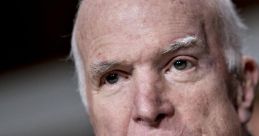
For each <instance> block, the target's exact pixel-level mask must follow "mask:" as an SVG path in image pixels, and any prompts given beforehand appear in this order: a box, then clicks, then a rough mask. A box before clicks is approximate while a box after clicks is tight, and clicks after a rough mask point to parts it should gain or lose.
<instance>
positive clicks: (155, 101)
mask: <svg viewBox="0 0 259 136" xmlns="http://www.w3.org/2000/svg"><path fill="white" fill-rule="evenodd" d="M138 72H139V73H136V75H137V76H136V79H135V86H136V90H135V91H136V95H135V99H134V109H133V112H134V113H133V114H134V115H133V117H134V120H135V121H136V122H143V123H145V124H148V125H152V124H153V125H154V124H157V123H159V122H160V120H161V119H162V118H164V117H165V116H167V115H169V114H171V113H172V112H171V111H172V109H171V107H170V105H169V104H168V103H167V104H166V103H165V101H164V100H163V98H162V96H163V95H162V93H163V86H162V83H161V82H162V80H159V74H158V73H156V71H154V70H152V69H149V68H143V69H142V70H139V71H138ZM161 117H162V118H161Z"/></svg>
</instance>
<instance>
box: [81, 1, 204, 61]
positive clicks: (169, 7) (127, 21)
mask: <svg viewBox="0 0 259 136" xmlns="http://www.w3.org/2000/svg"><path fill="white" fill-rule="evenodd" d="M197 3H198V4H197ZM203 10H208V8H207V6H205V4H204V2H200V1H199V0H164V1H163V2H161V1H157V0H149V1H146V0H126V1H117V0H105V1H104V0H96V1H92V0H89V1H84V2H83V3H82V6H81V8H80V10H79V14H78V20H77V24H76V25H77V40H78V43H79V48H80V50H81V53H82V54H86V56H84V57H85V58H89V56H93V55H94V54H98V51H99V53H100V52H105V51H106V52H107V50H108V49H111V48H113V49H112V50H114V49H115V47H118V48H117V49H124V50H127V48H131V49H134V46H138V48H139V46H140V44H143V43H145V44H146V45H148V46H150V47H151V46H152V45H159V46H160V45H166V44H168V43H169V42H170V41H173V40H174V39H177V38H181V37H183V36H186V35H201V34H202V28H201V24H202V23H203V14H204V12H203ZM115 45H116V46H115ZM151 48H152V47H151Z"/></svg>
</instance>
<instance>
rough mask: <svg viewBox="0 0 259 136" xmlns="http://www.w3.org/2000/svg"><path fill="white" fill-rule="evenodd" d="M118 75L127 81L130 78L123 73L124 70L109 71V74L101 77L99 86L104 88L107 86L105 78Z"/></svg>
mask: <svg viewBox="0 0 259 136" xmlns="http://www.w3.org/2000/svg"><path fill="white" fill-rule="evenodd" d="M114 73H117V74H118V76H119V77H125V78H126V79H127V78H128V75H129V73H127V72H125V71H122V70H112V71H108V72H107V73H105V74H104V75H102V76H101V77H100V81H99V86H102V85H104V84H105V78H106V77H107V76H108V75H110V74H114Z"/></svg>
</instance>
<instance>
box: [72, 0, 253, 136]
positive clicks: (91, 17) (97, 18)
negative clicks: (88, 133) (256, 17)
mask: <svg viewBox="0 0 259 136" xmlns="http://www.w3.org/2000/svg"><path fill="white" fill-rule="evenodd" d="M197 3H198V4H197ZM214 14H215V9H211V8H208V5H207V4H206V3H205V2H202V1H195V2H194V1H193V0H182V1H180V0H164V1H163V2H161V1H157V0H150V1H146V0H126V1H119V0H93V1H91V0H90V1H87V3H85V2H84V1H83V3H82V5H81V7H80V10H79V14H78V20H77V23H76V28H77V29H76V31H77V34H76V35H77V41H78V45H79V49H80V53H81V55H82V58H83V61H84V67H85V71H86V75H85V76H86V84H87V88H86V94H87V95H86V96H85V97H87V102H88V105H89V107H88V113H89V116H90V119H91V123H92V125H93V128H94V131H95V134H96V135H97V136H126V135H127V136H242V135H244V131H243V130H244V126H245V123H246V122H247V121H248V120H249V118H250V114H249V113H250V107H251V105H252V101H253V91H254V87H255V86H256V84H257V75H258V74H257V70H256V65H255V62H254V61H253V60H252V59H248V58H246V57H244V58H243V59H242V62H241V63H240V65H241V67H242V73H241V75H242V77H243V78H242V81H236V82H235V87H233V83H232V82H231V81H233V80H236V79H234V77H233V76H232V74H231V73H230V72H229V70H228V68H227V64H226V58H225V57H224V53H223V49H222V48H221V46H220V45H221V44H224V43H222V42H221V41H220V40H219V38H218V31H217V27H218V26H214V25H215V24H212V23H211V22H213V19H214V18H213V16H214ZM188 39H189V40H190V39H191V41H190V42H189V43H188V45H184V42H183V41H185V40H188ZM179 41H182V43H183V45H177V43H179ZM185 44H186V43H185ZM176 46H179V48H178V47H177V48H175V47H176ZM232 91H236V92H237V93H232ZM229 94H233V96H229ZM233 98H234V99H233Z"/></svg>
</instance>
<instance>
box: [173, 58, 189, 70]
mask: <svg viewBox="0 0 259 136" xmlns="http://www.w3.org/2000/svg"><path fill="white" fill-rule="evenodd" d="M191 65H192V64H191V63H190V62H188V61H187V60H176V61H175V62H174V63H173V66H174V68H175V69H177V70H185V69H187V68H188V67H190V66H191Z"/></svg>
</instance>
